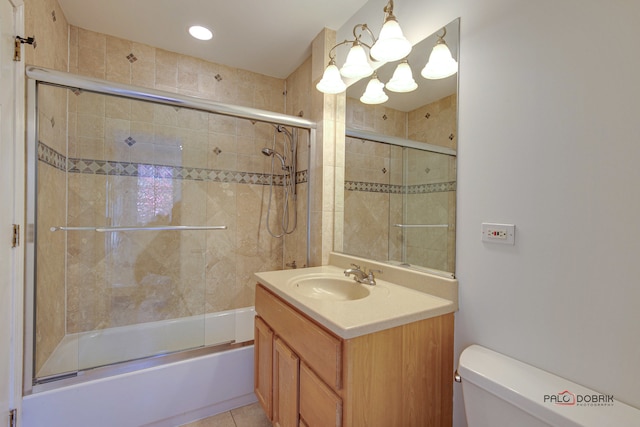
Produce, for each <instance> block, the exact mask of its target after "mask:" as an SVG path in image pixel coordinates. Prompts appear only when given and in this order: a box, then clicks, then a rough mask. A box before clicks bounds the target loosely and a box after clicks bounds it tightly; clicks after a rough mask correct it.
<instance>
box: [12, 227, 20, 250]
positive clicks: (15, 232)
mask: <svg viewBox="0 0 640 427" xmlns="http://www.w3.org/2000/svg"><path fill="white" fill-rule="evenodd" d="M18 246H20V224H13V242H12V245H11V247H12V248H17V247H18Z"/></svg>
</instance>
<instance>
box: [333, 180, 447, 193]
mask: <svg viewBox="0 0 640 427" xmlns="http://www.w3.org/2000/svg"><path fill="white" fill-rule="evenodd" d="M344 189H345V190H346V191H364V192H369V193H389V194H425V193H443V192H447V191H456V182H455V181H452V182H440V183H436V184H417V185H407V186H404V185H391V184H379V183H375V182H359V181H345V183H344Z"/></svg>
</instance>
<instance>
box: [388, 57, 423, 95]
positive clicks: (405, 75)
mask: <svg viewBox="0 0 640 427" xmlns="http://www.w3.org/2000/svg"><path fill="white" fill-rule="evenodd" d="M385 86H386V88H387V89H389V90H390V91H392V92H401V93H403V92H411V91H413V90H416V89H417V88H418V84H417V83H416V81H415V80H414V79H413V73H412V71H411V67H410V66H409V63H408V62H407V61H402V62H401V63H399V64H398V66H397V67H396V70H395V71H394V72H393V77H391V80H389V82H388V83H387V84H386V85H385Z"/></svg>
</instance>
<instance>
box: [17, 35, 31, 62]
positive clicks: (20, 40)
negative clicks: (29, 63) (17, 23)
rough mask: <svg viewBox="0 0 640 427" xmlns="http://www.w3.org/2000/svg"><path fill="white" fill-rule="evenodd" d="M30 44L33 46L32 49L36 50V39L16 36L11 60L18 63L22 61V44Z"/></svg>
mask: <svg viewBox="0 0 640 427" xmlns="http://www.w3.org/2000/svg"><path fill="white" fill-rule="evenodd" d="M23 43H26V44H30V45H33V48H34V49H35V48H36V38H35V36H34V37H26V38H25V37H20V36H16V38H15V39H14V42H13V60H14V61H20V60H21V59H22V48H21V46H22V44H23Z"/></svg>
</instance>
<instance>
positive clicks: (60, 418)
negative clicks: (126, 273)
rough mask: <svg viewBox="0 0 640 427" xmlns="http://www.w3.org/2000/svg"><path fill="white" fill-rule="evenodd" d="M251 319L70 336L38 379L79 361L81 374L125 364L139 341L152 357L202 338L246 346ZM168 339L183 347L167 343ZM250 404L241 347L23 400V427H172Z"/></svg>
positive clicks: (248, 351)
mask: <svg viewBox="0 0 640 427" xmlns="http://www.w3.org/2000/svg"><path fill="white" fill-rule="evenodd" d="M253 317H254V310H253V307H249V308H245V309H239V310H232V311H228V312H223V313H216V314H212V315H207V319H206V328H205V329H204V330H203V328H202V326H203V321H202V317H199V320H198V319H193V318H185V319H178V320H172V321H164V322H153V323H149V324H144V325H137V326H127V327H122V328H113V329H110V330H108V331H101V332H100V333H93V334H92V333H87V334H82V335H76V336H70V337H68V339H66V340H63V342H62V343H61V344H60V345H59V346H58V349H56V352H54V356H55V357H52V358H50V360H49V361H47V364H46V365H45V366H43V368H42V369H41V370H40V373H41V374H42V373H44V372H46V371H45V368H46V370H51V372H62V371H60V370H58V371H55V369H62V370H63V371H64V368H65V366H67V365H68V366H71V369H69V370H73V369H74V367H77V366H78V360H79V359H78V354H80V355H81V356H80V360H81V361H82V363H81V365H85V366H99V365H104V364H106V363H111V361H118V360H126V357H127V352H128V349H129V348H130V347H132V345H131V344H132V343H133V342H135V343H136V348H137V349H140V345H139V344H140V342H141V340H142V341H143V342H144V343H145V344H148V350H149V354H156V353H157V352H158V348H159V347H157V346H156V344H157V343H160V349H161V350H162V351H173V350H177V349H178V348H182V347H180V346H181V345H182V346H184V345H185V344H189V343H191V342H193V341H192V339H200V340H201V339H202V335H201V334H200V332H204V331H206V332H207V333H206V342H207V344H215V343H222V342H229V341H232V340H234V341H236V342H245V341H250V340H252V339H253ZM196 318H197V316H196ZM190 322H191V324H190ZM193 322H196V323H195V326H194V324H193ZM161 326H164V327H165V329H161V328H160V327H161ZM167 327H169V328H170V329H172V332H171V333H167V330H166V328H167ZM194 330H195V331H196V332H197V333H196V334H195V335H196V337H194V336H192V333H193V331H194ZM198 331H200V332H198ZM170 336H173V337H177V338H179V340H178V341H180V342H179V343H178V344H175V342H172V341H171V340H168V339H166V338H167V337H170ZM149 337H154V338H155V339H148V338H149ZM123 356H124V357H125V359H122V357H123ZM136 357H139V353H136ZM255 401H256V398H255V395H254V393H253V346H246V347H242V348H238V349H234V350H229V351H225V352H220V353H214V354H209V355H205V356H200V357H195V358H192V359H188V360H183V361H180V362H175V363H169V364H165V365H159V366H155V367H152V368H147V369H142V370H138V371H134V372H129V373H126V374H120V375H115V376H111V377H108V378H102V379H99V380H95V381H88V382H84V383H80V384H75V385H71V386H66V387H60V388H57V389H54V390H49V391H43V392H40V393H34V394H31V395H29V396H25V397H24V399H23V404H22V426H23V427H44V426H46V427H89V426H90V427H113V426H118V427H141V426H148V427H174V426H178V425H180V424H183V423H187V422H189V421H193V420H196V419H200V418H204V417H207V416H211V415H215V414H217V413H220V412H224V411H227V410H230V409H233V408H236V407H239V406H243V405H247V404H250V403H253V402H255Z"/></svg>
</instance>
